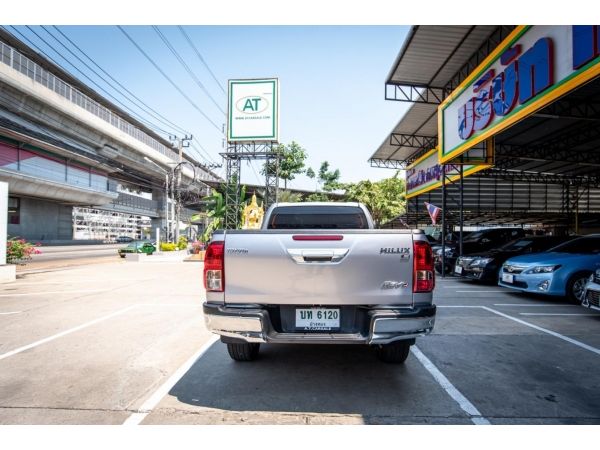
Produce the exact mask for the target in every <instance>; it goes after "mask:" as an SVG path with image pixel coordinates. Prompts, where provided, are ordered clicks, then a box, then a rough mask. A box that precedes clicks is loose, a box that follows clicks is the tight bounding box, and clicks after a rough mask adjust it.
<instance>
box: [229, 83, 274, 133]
mask: <svg viewBox="0 0 600 450" xmlns="http://www.w3.org/2000/svg"><path fill="white" fill-rule="evenodd" d="M278 139H279V80H278V79H277V78H262V79H255V80H229V103H228V114H227V140H228V141H229V142H244V141H262V142H265V141H266V142H278Z"/></svg>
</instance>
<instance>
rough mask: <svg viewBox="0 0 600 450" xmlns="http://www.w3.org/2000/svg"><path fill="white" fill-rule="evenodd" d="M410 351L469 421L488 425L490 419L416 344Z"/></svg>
mask: <svg viewBox="0 0 600 450" xmlns="http://www.w3.org/2000/svg"><path fill="white" fill-rule="evenodd" d="M410 351H411V352H412V354H413V355H415V356H416V358H417V359H418V360H419V362H420V363H421V364H422V365H423V367H425V369H427V371H428V372H429V373H430V374H431V376H432V377H433V378H434V379H435V381H437V382H438V384H439V385H440V386H441V387H442V389H444V390H445V391H446V393H447V394H448V395H449V396H450V397H452V399H453V400H454V401H455V402H456V403H458V406H460V408H461V409H462V410H463V411H464V412H466V413H467V414H468V415H469V417H470V419H471V422H473V423H474V424H475V425H490V421H489V420H487V419H486V418H485V417H483V415H482V414H481V413H480V412H479V410H478V409H477V408H476V407H475V405H473V403H471V402H470V401H469V400H468V399H467V398H466V397H465V396H464V395H463V394H462V393H461V392H460V391H459V390H458V389H456V387H454V385H453V384H452V383H451V382H450V380H448V378H446V377H445V376H444V374H443V373H442V372H440V370H439V369H438V368H437V367H436V366H435V365H434V364H433V363H432V362H431V360H430V359H429V358H427V356H425V355H424V354H423V352H422V351H421V350H419V348H418V347H417V346H416V345H413V346H411V347H410Z"/></svg>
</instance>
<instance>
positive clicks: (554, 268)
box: [527, 264, 561, 273]
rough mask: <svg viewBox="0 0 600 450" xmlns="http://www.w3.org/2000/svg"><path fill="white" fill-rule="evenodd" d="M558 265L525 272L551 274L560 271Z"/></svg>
mask: <svg viewBox="0 0 600 450" xmlns="http://www.w3.org/2000/svg"><path fill="white" fill-rule="evenodd" d="M560 267H561V265H560V264H554V265H551V266H535V267H532V268H531V269H529V270H528V271H527V273H552V272H554V271H555V270H558V269H560Z"/></svg>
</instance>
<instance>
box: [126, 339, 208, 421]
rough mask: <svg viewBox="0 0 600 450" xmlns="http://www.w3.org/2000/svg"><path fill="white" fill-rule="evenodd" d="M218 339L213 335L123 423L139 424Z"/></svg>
mask: <svg viewBox="0 0 600 450" xmlns="http://www.w3.org/2000/svg"><path fill="white" fill-rule="evenodd" d="M218 339H219V336H216V335H213V336H211V338H210V339H209V340H208V342H206V343H205V344H204V345H203V346H202V347H200V349H199V350H198V351H197V352H196V353H194V354H193V355H192V356H191V357H190V358H189V359H188V360H187V361H186V362H185V363H183V365H182V366H181V367H179V369H177V370H176V371H175V372H174V373H173V375H171V376H170V377H169V378H168V379H167V381H165V382H164V383H163V384H162V385H161V386H160V387H159V388H158V389H157V390H156V391H154V393H153V394H152V395H151V396H150V397H149V398H148V400H146V401H145V402H144V403H143V404H142V406H140V408H139V409H138V410H137V411H136V412H134V413H133V414H132V415H131V416H129V417H128V418H127V420H125V422H123V425H139V424H140V423H142V421H143V420H144V419H145V418H146V416H147V415H148V414H150V413H151V412H152V410H153V409H154V408H155V407H156V405H158V404H159V403H160V401H161V400H162V399H163V397H164V396H165V395H167V394H168V393H169V391H170V390H171V389H172V388H173V386H175V385H176V384H177V382H178V381H179V380H180V379H181V378H182V377H183V376H184V375H185V373H186V372H187V371H188V370H190V368H191V367H192V366H193V365H194V364H195V363H196V361H198V359H200V358H201V357H202V355H204V353H206V351H207V350H208V349H209V348H210V347H211V346H212V345H213V344H214V343H215V342H216V341H217V340H218Z"/></svg>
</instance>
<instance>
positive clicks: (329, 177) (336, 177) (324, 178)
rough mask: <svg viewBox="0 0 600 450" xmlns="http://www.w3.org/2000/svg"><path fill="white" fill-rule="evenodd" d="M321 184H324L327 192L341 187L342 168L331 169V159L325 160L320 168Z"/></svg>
mask: <svg viewBox="0 0 600 450" xmlns="http://www.w3.org/2000/svg"><path fill="white" fill-rule="evenodd" d="M319 184H321V185H322V186H323V190H324V191H325V192H332V191H335V190H336V189H340V188H341V187H342V184H341V183H340V169H335V170H333V171H332V170H329V161H323V162H322V163H321V167H320V168H319Z"/></svg>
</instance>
